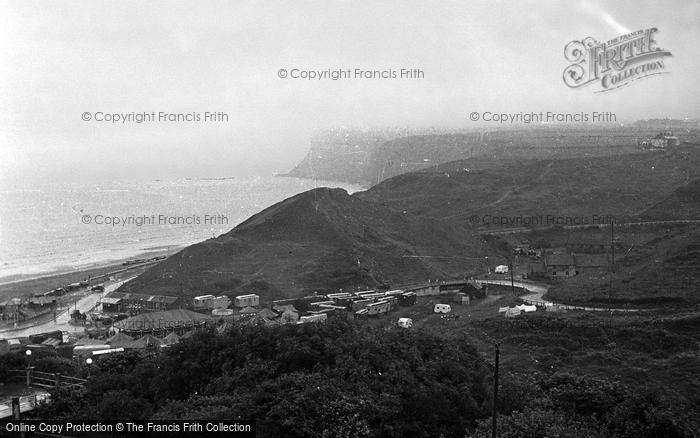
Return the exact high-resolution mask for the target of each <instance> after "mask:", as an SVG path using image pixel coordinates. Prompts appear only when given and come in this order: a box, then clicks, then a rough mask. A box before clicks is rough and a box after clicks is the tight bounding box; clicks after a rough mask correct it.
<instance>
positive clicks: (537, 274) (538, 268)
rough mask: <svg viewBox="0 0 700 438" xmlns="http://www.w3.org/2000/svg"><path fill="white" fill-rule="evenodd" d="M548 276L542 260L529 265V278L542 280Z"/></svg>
mask: <svg viewBox="0 0 700 438" xmlns="http://www.w3.org/2000/svg"><path fill="white" fill-rule="evenodd" d="M546 276H547V267H546V266H545V263H544V262H543V261H541V260H538V261H535V262H531V263H528V269H527V278H531V279H533V280H537V279H542V278H545V277H546Z"/></svg>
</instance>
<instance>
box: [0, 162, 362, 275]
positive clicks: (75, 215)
mask: <svg viewBox="0 0 700 438" xmlns="http://www.w3.org/2000/svg"><path fill="white" fill-rule="evenodd" d="M317 187H340V188H343V189H345V190H347V191H348V192H350V193H352V192H355V191H358V190H361V189H362V188H361V187H360V186H357V185H353V184H348V183H340V182H333V181H320V180H311V179H301V178H294V177H286V176H273V175H270V176H254V177H240V178H239V177H230V178H179V179H171V180H165V179H162V180H151V181H134V182H129V181H111V182H95V183H90V184H78V183H52V184H49V185H44V186H41V187H22V188H9V189H5V190H3V191H1V192H0V284H6V283H11V282H15V281H22V280H26V279H31V278H37V277H44V276H49V275H55V274H62V273H66V272H70V271H75V270H81V269H88V268H91V267H98V266H102V265H107V264H110V263H116V262H119V261H122V260H125V259H129V258H135V257H139V258H140V257H145V256H148V255H149V254H154V255H155V254H167V253H168V252H170V251H172V252H175V251H177V250H179V249H181V248H182V247H185V246H188V245H192V244H195V243H197V242H201V241H203V240H206V239H209V238H212V237H216V236H219V235H221V234H224V233H226V232H228V231H230V230H231V229H232V228H234V227H235V226H236V225H237V224H239V223H241V222H242V221H244V220H246V219H247V218H249V217H250V216H252V215H254V214H256V213H258V212H260V211H262V210H264V209H265V208H267V207H269V206H271V205H273V204H275V203H277V202H279V201H282V200H284V199H286V198H288V197H290V196H294V195H296V194H298V193H301V192H304V191H307V190H310V189H313V188H317Z"/></svg>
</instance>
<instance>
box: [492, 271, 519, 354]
mask: <svg viewBox="0 0 700 438" xmlns="http://www.w3.org/2000/svg"><path fill="white" fill-rule="evenodd" d="M509 261H510V269H509V270H510V293H511V294H512V295H513V296H515V280H513V267H514V266H515V263H513V261H512V259H510V260H509ZM496 348H497V349H496V355H497V356H496V357H498V347H496Z"/></svg>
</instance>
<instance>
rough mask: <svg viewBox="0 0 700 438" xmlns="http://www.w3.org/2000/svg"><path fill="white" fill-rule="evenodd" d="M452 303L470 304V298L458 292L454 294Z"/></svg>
mask: <svg viewBox="0 0 700 438" xmlns="http://www.w3.org/2000/svg"><path fill="white" fill-rule="evenodd" d="M453 301H454V302H455V303H457V304H469V303H470V302H471V298H470V297H469V295H467V294H465V293H464V292H458V293H456V294H455V296H454V299H453Z"/></svg>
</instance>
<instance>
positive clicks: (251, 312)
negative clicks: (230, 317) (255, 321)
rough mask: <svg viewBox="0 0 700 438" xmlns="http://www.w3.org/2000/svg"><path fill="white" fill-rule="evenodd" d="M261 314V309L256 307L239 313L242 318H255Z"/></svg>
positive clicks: (246, 308) (245, 308) (247, 308)
mask: <svg viewBox="0 0 700 438" xmlns="http://www.w3.org/2000/svg"><path fill="white" fill-rule="evenodd" d="M259 312H260V310H259V309H256V308H255V307H251V306H248V307H244V308H242V309H241V310H240V311H239V312H238V315H239V316H240V317H241V318H252V317H254V316H255V315H257V314H258V313H259Z"/></svg>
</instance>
